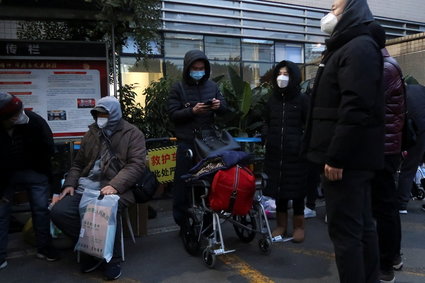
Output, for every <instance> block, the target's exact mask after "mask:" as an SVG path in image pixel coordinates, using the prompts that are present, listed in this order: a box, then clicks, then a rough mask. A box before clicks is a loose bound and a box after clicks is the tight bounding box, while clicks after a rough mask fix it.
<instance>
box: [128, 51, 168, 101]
mask: <svg viewBox="0 0 425 283" xmlns="http://www.w3.org/2000/svg"><path fill="white" fill-rule="evenodd" d="M162 74H163V71H162V60H160V59H147V60H145V62H143V63H142V62H136V58H134V57H121V78H122V82H123V84H132V85H134V92H136V93H137V96H136V102H137V103H140V104H141V105H142V106H144V105H145V96H144V95H142V93H143V91H144V90H145V88H147V87H148V86H149V85H150V83H151V82H153V81H157V80H159V79H160V78H161V77H162Z"/></svg>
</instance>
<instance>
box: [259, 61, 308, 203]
mask: <svg viewBox="0 0 425 283" xmlns="http://www.w3.org/2000/svg"><path fill="white" fill-rule="evenodd" d="M285 66H286V67H287V69H288V73H289V84H288V86H287V87H286V88H283V89H282V88H279V87H278V86H277V83H276V78H277V76H278V75H279V70H280V69H281V68H282V67H285ZM300 82H301V74H300V71H299V69H298V67H297V65H295V64H294V63H292V62H290V61H282V62H281V63H279V64H278V65H277V66H276V68H275V69H274V72H273V82H272V83H273V86H274V92H273V94H272V96H271V97H270V99H269V101H268V102H267V105H266V113H265V126H264V130H263V134H264V138H265V140H266V154H265V173H266V174H267V175H268V177H269V181H268V186H267V188H266V189H265V191H264V193H265V194H266V195H269V196H272V197H274V198H284V199H294V198H299V197H303V196H304V195H305V193H306V183H305V181H306V180H305V176H306V165H305V161H304V160H302V159H301V158H300V150H301V144H302V143H301V142H302V136H303V132H304V124H305V121H306V116H307V108H308V98H309V97H308V96H307V95H302V94H300V87H299V84H300Z"/></svg>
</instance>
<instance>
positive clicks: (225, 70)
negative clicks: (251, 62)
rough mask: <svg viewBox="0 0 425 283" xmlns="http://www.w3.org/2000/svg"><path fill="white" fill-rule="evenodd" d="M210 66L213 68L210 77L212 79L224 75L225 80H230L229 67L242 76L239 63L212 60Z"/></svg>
mask: <svg viewBox="0 0 425 283" xmlns="http://www.w3.org/2000/svg"><path fill="white" fill-rule="evenodd" d="M210 66H211V75H210V78H211V79H213V78H217V77H219V76H222V75H224V78H225V79H227V80H229V79H230V78H229V67H231V68H232V69H233V70H235V71H236V73H237V74H238V75H239V74H240V65H239V63H235V62H223V61H214V60H210Z"/></svg>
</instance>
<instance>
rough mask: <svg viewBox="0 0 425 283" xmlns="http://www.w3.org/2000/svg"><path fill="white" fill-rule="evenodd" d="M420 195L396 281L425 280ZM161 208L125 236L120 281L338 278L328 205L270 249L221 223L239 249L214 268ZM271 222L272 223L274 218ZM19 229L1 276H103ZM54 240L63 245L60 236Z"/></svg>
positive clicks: (166, 207) (230, 244)
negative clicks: (50, 255)
mask: <svg viewBox="0 0 425 283" xmlns="http://www.w3.org/2000/svg"><path fill="white" fill-rule="evenodd" d="M421 204H422V202H421V201H411V202H410V204H409V213H408V214H406V215H401V217H402V225H403V243H402V247H403V261H404V268H403V270H402V271H400V272H396V278H397V281H396V282H405V283H407V282H409V283H419V282H425V262H424V259H425V244H424V240H425V212H424V211H422V210H421V209H420V206H421ZM152 205H153V206H155V207H156V208H157V210H158V215H157V217H156V218H155V219H153V220H149V223H148V227H149V230H148V231H149V234H148V236H144V237H140V238H137V239H136V244H133V243H132V242H131V240H130V239H129V238H127V239H125V240H126V243H125V251H126V262H124V263H123V265H122V266H123V267H122V271H123V275H122V277H121V278H120V279H119V280H117V281H116V282H141V283H151V282H152V283H156V282H170V283H174V282H205V283H209V282H211V283H212V282H214V283H216V282H232V283H239V282H240V283H242V282H255V283H257V282H258V283H260V282H261V283H263V282H264V283H272V282H279V283H280V282H282V283H295V282H303V283H309V282H338V274H337V270H336V265H335V261H334V254H333V247H332V244H331V242H330V240H329V237H328V234H327V226H326V224H325V223H324V221H323V219H324V213H325V209H324V206H323V203H322V204H319V207H318V209H317V212H318V217H317V218H312V219H308V220H307V221H306V241H305V242H304V243H302V244H293V243H290V242H288V243H278V244H273V246H272V252H271V254H270V255H263V254H261V253H260V251H259V249H258V239H259V237H257V238H256V239H254V241H252V242H251V243H248V244H245V243H242V242H240V241H239V239H238V238H237V236H236V234H235V232H234V231H233V228H232V226H231V225H230V224H225V225H223V227H224V237H225V244H226V247H227V248H234V249H236V252H235V253H232V254H228V255H224V256H219V257H218V260H217V264H216V266H215V268H214V269H209V268H207V267H206V266H205V265H204V264H203V261H202V259H201V256H197V257H194V256H190V255H188V254H187V253H186V252H185V250H184V248H183V246H182V243H181V239H180V237H179V236H178V232H177V226H175V225H174V224H173V221H172V216H171V211H170V201H169V200H167V201H154V202H153V203H152ZM270 223H271V224H272V225H274V221H273V220H271V221H270ZM21 236H22V234H21V233H14V234H11V243H10V248H9V251H10V253H9V259H8V263H9V265H8V267H7V268H6V269H3V270H0V282H1V283H3V282H4V283H6V282H7V283H9V282H31V283H33V282H73V283H74V282H76V281H79V282H102V281H103V280H102V274H101V272H100V271H95V272H93V273H89V274H82V273H80V272H79V265H78V264H77V262H76V255H75V253H74V252H72V250H70V249H67V250H62V257H63V258H62V259H61V260H60V261H58V262H46V261H43V260H38V259H36V258H35V257H34V254H35V249H34V248H32V247H30V246H28V245H27V244H25V243H24V242H23V241H22V237H21ZM56 241H57V242H56V244H58V245H60V244H61V243H59V242H58V241H59V240H56Z"/></svg>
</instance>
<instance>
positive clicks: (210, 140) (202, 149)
mask: <svg viewBox="0 0 425 283" xmlns="http://www.w3.org/2000/svg"><path fill="white" fill-rule="evenodd" d="M194 146H195V151H196V154H197V155H198V156H199V157H200V158H205V157H207V156H210V155H213V154H217V153H220V152H223V151H229V150H240V148H241V147H240V145H239V144H238V143H237V142H236V141H235V140H234V139H233V137H232V135H231V134H230V133H229V132H228V131H226V130H224V129H216V128H214V127H210V128H203V129H200V130H196V131H195V139H194Z"/></svg>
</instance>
